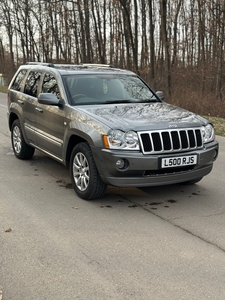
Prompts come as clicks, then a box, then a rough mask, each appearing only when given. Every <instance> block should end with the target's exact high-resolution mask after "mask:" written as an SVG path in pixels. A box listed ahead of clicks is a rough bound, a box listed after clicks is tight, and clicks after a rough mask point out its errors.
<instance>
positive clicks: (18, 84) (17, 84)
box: [11, 69, 27, 91]
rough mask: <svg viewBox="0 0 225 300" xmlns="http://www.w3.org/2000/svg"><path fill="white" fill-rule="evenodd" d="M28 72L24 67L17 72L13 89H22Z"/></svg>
mask: <svg viewBox="0 0 225 300" xmlns="http://www.w3.org/2000/svg"><path fill="white" fill-rule="evenodd" d="M26 73H27V70H26V69H23V70H20V71H19V73H18V74H17V76H16V78H15V80H14V81H13V84H12V86H11V89H13V90H16V91H20V89H21V86H22V83H23V80H24V77H25V75H26Z"/></svg>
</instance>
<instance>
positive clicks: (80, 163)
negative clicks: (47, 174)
mask: <svg viewBox="0 0 225 300" xmlns="http://www.w3.org/2000/svg"><path fill="white" fill-rule="evenodd" d="M70 174H71V180H72V185H73V188H74V190H75V192H76V194H77V195H78V196H79V197H80V198H82V199H85V200H93V199H97V198H100V197H102V196H103V195H104V194H105V191H106V188H107V185H106V184H105V183H104V182H103V181H102V180H101V177H100V175H99V173H98V170H97V168H96V165H95V162H94V158H93V154H92V152H91V149H90V147H89V145H88V144H87V143H79V144H77V145H76V146H75V147H74V149H73V151H72V154H71V158H70Z"/></svg>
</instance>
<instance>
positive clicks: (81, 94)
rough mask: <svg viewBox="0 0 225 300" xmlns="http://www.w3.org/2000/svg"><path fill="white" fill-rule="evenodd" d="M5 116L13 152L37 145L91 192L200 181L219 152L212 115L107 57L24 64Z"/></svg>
mask: <svg viewBox="0 0 225 300" xmlns="http://www.w3.org/2000/svg"><path fill="white" fill-rule="evenodd" d="M8 121H9V129H10V131H11V140H12V146H13V150H14V153H15V156H16V157H17V158H19V159H30V158H31V157H32V156H33V154H34V151H35V148H36V149H39V150H41V151H43V152H44V153H46V154H48V155H50V156H51V157H53V158H54V159H56V160H58V161H60V162H61V163H63V164H65V165H67V166H69V168H70V173H71V180H72V184H73V187H74V190H75V192H76V193H77V195H78V196H79V197H81V198H83V199H87V200H92V199H96V198H99V197H101V196H103V195H104V193H105V191H106V188H107V185H114V186H121V187H146V186H156V185H167V184H174V183H182V182H183V183H196V182H198V181H199V180H200V179H202V177H203V176H205V175H207V174H208V173H210V171H211V170H212V167H213V162H214V161H215V159H216V158H217V155H218V143H217V142H216V141H215V139H214V138H215V137H214V130H213V126H212V125H211V124H210V123H209V122H208V121H207V120H205V119H204V118H202V117H200V116H198V115H195V114H193V113H191V112H189V111H186V110H184V109H181V108H178V107H175V106H172V105H169V104H167V103H165V102H163V93H162V92H158V93H154V92H153V91H152V89H151V88H150V87H149V86H148V85H147V84H146V83H145V82H144V81H143V80H142V79H141V78H140V77H139V76H137V75H136V74H135V73H133V72H130V71H127V70H121V69H117V68H114V67H113V66H108V65H87V64H82V65H55V64H44V63H28V64H26V65H23V66H21V67H20V68H19V69H18V71H17V72H16V74H15V76H14V78H13V79H12V81H11V83H10V85H9V90H8Z"/></svg>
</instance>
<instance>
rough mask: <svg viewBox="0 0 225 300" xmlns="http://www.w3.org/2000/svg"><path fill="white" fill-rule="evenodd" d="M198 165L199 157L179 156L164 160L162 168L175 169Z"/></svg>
mask: <svg viewBox="0 0 225 300" xmlns="http://www.w3.org/2000/svg"><path fill="white" fill-rule="evenodd" d="M196 164H197V155H187V156H177V157H167V158H162V161H161V167H162V168H174V167H182V166H189V165H196Z"/></svg>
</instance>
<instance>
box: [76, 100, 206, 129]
mask: <svg viewBox="0 0 225 300" xmlns="http://www.w3.org/2000/svg"><path fill="white" fill-rule="evenodd" d="M79 110H81V111H83V112H84V113H86V114H88V115H90V116H91V117H92V118H95V119H97V120H99V121H100V122H102V123H104V124H105V125H107V126H109V127H110V128H118V129H122V130H136V131H138V130H149V127H151V129H163V128H168V126H169V127H171V128H172V127H174V128H176V127H189V126H190V127H193V126H196V127H197V126H201V125H205V124H206V123H208V122H207V121H206V120H205V119H204V118H202V117H200V116H198V115H196V114H194V113H192V112H189V111H187V110H185V109H182V108H179V107H177V106H173V105H170V104H167V103H165V102H155V103H132V104H119V105H118V104H116V105H112V104H110V105H109V104H108V105H95V106H82V107H79Z"/></svg>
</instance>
